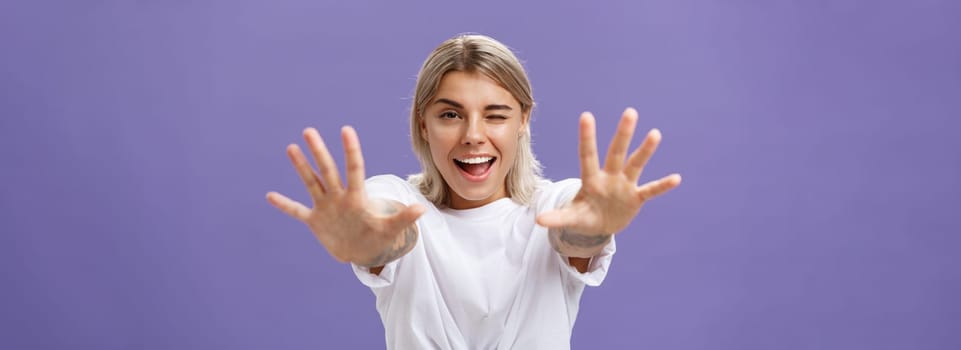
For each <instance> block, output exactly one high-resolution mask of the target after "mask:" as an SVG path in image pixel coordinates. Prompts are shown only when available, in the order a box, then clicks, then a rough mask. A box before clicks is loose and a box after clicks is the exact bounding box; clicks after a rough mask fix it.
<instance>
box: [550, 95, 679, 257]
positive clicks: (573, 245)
mask: <svg viewBox="0 0 961 350" xmlns="http://www.w3.org/2000/svg"><path fill="white" fill-rule="evenodd" d="M636 124H637V111H636V110H634V109H633V108H628V109H627V110H625V111H624V114H623V115H622V117H621V122H620V124H619V125H618V126H617V131H616V133H615V135H614V139H613V140H612V141H611V145H610V148H609V149H608V152H607V159H606V160H605V161H604V168H601V167H600V164H599V160H598V156H597V140H596V132H595V126H594V116H593V115H591V114H590V113H589V112H585V113H583V114H581V119H580V159H581V189H580V191H578V193H577V195H576V196H575V197H574V199H573V200H571V202H570V203H568V204H567V205H565V206H563V207H561V208H558V209H555V210H551V211H548V212H545V213H542V214H540V215H538V217H537V223H538V224H540V225H542V226H545V227H547V228H550V229H552V231H554V232H559V234H558V235H557V237H552V238H556V239H557V240H558V241H559V242H553V240H552V243H553V244H554V246H555V249H557V250H558V251H559V252H561V253H562V254H564V255H566V256H575V257H590V256H594V255H595V254H596V253H599V252H600V250H601V249H602V248H603V245H604V244H606V243H607V242H609V241H610V237H611V236H612V235H613V234H615V233H618V232H620V231H621V230H623V229H624V228H625V227H627V225H628V224H630V223H631V221H632V220H633V219H634V217H635V216H637V213H638V212H640V210H641V207H642V206H643V205H644V203H646V202H647V201H649V200H651V199H652V198H654V197H657V196H659V195H661V194H664V193H665V192H667V191H670V190H671V189H674V188H675V187H677V186H678V185H680V184H681V175H679V174H671V175H668V176H665V177H662V178H660V179H658V180H654V181H651V182H648V183H645V184H643V185H641V186H638V185H637V181H638V179H639V178H640V176H641V173H642V172H643V170H644V166H645V165H646V164H647V161H648V160H649V159H650V158H651V156H652V155H653V154H654V151H655V150H657V145H658V144H659V143H660V142H661V133H660V131H658V130H657V129H652V130H651V131H650V132H648V133H647V137H646V138H645V139H644V142H643V143H642V144H641V146H640V147H638V148H637V150H635V151H634V152H633V153H631V155H630V156H629V157H627V159H626V161H625V157H626V156H627V150H628V147H630V144H631V138H632V136H633V135H634V128H635V126H636ZM559 244H560V245H561V246H560V247H559V246H558V245H559ZM564 246H567V247H566V248H565V247H564ZM562 250H565V251H562Z"/></svg>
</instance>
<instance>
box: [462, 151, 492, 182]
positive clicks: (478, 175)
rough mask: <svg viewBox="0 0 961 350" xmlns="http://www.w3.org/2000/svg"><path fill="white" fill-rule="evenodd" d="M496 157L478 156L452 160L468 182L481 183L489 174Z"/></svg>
mask: <svg viewBox="0 0 961 350" xmlns="http://www.w3.org/2000/svg"><path fill="white" fill-rule="evenodd" d="M495 161H497V158H496V157H490V156H480V157H468V158H462V159H454V164H456V165H457V168H458V169H460V173H461V174H462V175H464V177H466V178H467V179H468V180H470V181H483V180H484V179H486V178H487V176H488V175H489V174H490V171H491V169H492V168H493V165H494V162H495Z"/></svg>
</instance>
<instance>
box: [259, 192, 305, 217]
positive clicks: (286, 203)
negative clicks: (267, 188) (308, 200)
mask: <svg viewBox="0 0 961 350" xmlns="http://www.w3.org/2000/svg"><path fill="white" fill-rule="evenodd" d="M267 202H270V204H271V205H273V206H274V207H276V208H277V209H280V211H282V212H284V214H287V215H290V217H292V218H294V219H297V220H300V221H305V220H307V218H308V217H309V216H310V209H307V207H305V206H304V205H303V204H300V203H299V202H297V201H295V200H292V199H290V198H287V196H284V195H282V194H280V193H277V192H268V193H267Z"/></svg>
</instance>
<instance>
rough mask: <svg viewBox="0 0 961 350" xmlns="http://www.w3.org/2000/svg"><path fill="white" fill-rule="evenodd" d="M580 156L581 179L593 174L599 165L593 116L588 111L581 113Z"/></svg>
mask: <svg viewBox="0 0 961 350" xmlns="http://www.w3.org/2000/svg"><path fill="white" fill-rule="evenodd" d="M579 151H580V158H581V179H586V178H589V177H591V176H593V175H594V174H595V173H596V172H597V171H598V169H600V165H599V164H598V160H597V133H596V131H595V127H594V116H593V115H592V114H591V113H590V112H584V113H582V114H581V120H580V147H579Z"/></svg>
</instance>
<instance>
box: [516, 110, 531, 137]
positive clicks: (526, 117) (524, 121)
mask: <svg viewBox="0 0 961 350" xmlns="http://www.w3.org/2000/svg"><path fill="white" fill-rule="evenodd" d="M530 120H531V112H530V111H527V112H524V114H522V115H521V128H520V130H518V131H517V137H521V136H523V135H524V134H525V133H527V132H528V131H529V130H530V128H529V127H528V125H529V124H530Z"/></svg>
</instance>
